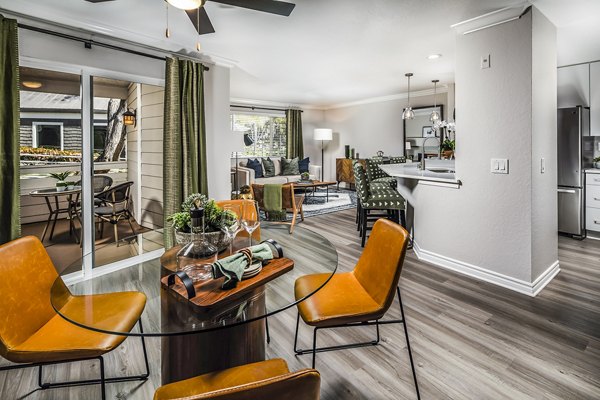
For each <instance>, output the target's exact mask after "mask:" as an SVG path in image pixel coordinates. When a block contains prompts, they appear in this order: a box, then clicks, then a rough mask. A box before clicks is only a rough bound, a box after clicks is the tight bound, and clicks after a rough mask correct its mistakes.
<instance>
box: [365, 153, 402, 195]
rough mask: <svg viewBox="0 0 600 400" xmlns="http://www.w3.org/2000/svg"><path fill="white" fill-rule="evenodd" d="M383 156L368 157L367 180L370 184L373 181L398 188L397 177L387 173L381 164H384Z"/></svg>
mask: <svg viewBox="0 0 600 400" xmlns="http://www.w3.org/2000/svg"><path fill="white" fill-rule="evenodd" d="M384 163H385V161H384V159H383V158H382V157H373V158H368V159H367V182H368V183H369V185H371V184H373V183H385V184H387V186H388V187H389V188H391V189H396V185H397V182H396V178H394V177H391V176H389V175H388V174H386V173H385V172H384V171H383V170H382V169H381V168H379V166H380V165H381V164H384Z"/></svg>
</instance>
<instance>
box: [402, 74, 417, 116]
mask: <svg viewBox="0 0 600 400" xmlns="http://www.w3.org/2000/svg"><path fill="white" fill-rule="evenodd" d="M404 76H406V78H407V79H408V106H407V107H406V108H405V109H404V112H403V113H402V119H414V118H415V112H414V111H413V110H412V107H411V106H410V77H411V76H413V74H412V72H409V73H406V74H404Z"/></svg>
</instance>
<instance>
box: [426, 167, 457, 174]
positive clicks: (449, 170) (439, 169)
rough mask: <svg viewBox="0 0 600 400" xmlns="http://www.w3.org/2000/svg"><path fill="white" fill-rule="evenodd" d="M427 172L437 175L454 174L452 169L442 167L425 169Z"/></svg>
mask: <svg viewBox="0 0 600 400" xmlns="http://www.w3.org/2000/svg"><path fill="white" fill-rule="evenodd" d="M427 171H431V172H436V173H438V174H447V173H454V170H453V169H450V168H443V167H431V168H427Z"/></svg>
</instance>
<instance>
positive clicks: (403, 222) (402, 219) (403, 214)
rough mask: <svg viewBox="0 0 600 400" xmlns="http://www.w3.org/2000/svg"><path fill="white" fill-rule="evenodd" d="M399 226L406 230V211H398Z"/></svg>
mask: <svg viewBox="0 0 600 400" xmlns="http://www.w3.org/2000/svg"><path fill="white" fill-rule="evenodd" d="M400 225H402V226H403V227H404V228H405V229H406V211H404V210H400Z"/></svg>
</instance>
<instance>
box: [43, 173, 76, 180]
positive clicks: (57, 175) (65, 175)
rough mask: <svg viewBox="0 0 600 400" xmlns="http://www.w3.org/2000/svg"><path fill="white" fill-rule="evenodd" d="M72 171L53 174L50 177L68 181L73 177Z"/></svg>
mask: <svg viewBox="0 0 600 400" xmlns="http://www.w3.org/2000/svg"><path fill="white" fill-rule="evenodd" d="M71 174H72V173H71V171H65V172H51V173H50V174H49V175H50V176H51V177H52V178H54V179H56V180H57V181H64V180H65V179H67V178H68V177H69V176H71Z"/></svg>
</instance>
